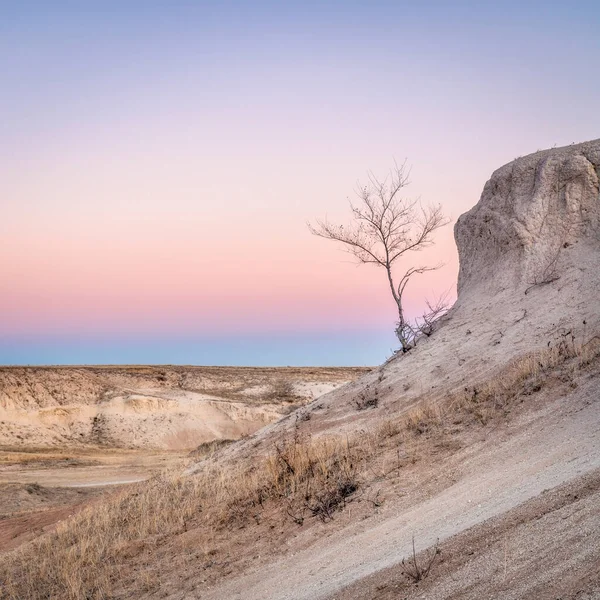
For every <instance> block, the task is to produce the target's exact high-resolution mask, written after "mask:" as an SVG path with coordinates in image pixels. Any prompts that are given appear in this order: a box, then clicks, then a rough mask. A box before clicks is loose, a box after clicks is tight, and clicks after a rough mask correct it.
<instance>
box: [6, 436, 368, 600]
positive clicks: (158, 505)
mask: <svg viewBox="0 0 600 600" xmlns="http://www.w3.org/2000/svg"><path fill="white" fill-rule="evenodd" d="M356 458H358V457H357V456H356V449H354V448H353V447H352V446H350V445H349V444H348V443H347V442H344V441H342V440H339V439H333V438H332V439H324V440H318V441H313V440H310V439H301V438H300V437H299V436H297V435H296V436H294V438H293V439H291V440H289V441H286V442H284V443H282V444H281V445H279V446H277V447H275V448H274V450H273V452H272V453H271V454H269V455H268V456H266V457H264V458H263V459H262V460H260V461H256V463H254V464H244V465H235V464H227V465H220V464H218V463H216V462H212V463H211V462H210V461H207V463H206V465H205V468H204V470H203V471H202V472H201V473H200V474H199V475H197V476H191V477H184V476H182V475H181V474H180V473H174V472H165V473H163V474H161V475H158V476H155V477H154V478H152V479H151V480H150V481H148V482H146V483H145V484H141V485H138V486H136V487H135V488H134V489H133V491H132V490H131V489H129V490H126V491H122V492H120V493H117V494H115V495H113V496H111V497H109V498H106V499H105V500H104V501H102V502H100V503H98V504H96V505H95V506H94V507H92V508H90V509H88V510H84V511H82V512H81V513H80V514H78V515H76V516H75V517H73V518H72V519H70V520H68V521H66V522H64V523H63V524H61V525H60V526H59V527H58V528H57V529H56V530H55V531H54V532H52V533H50V534H48V535H46V536H43V537H41V538H39V539H37V540H36V541H34V542H33V543H32V544H29V545H28V546H25V547H23V548H22V549H20V550H18V551H16V552H14V553H12V554H11V555H9V556H7V557H5V558H4V560H3V561H2V563H1V564H0V582H4V585H3V586H2V585H1V584H0V597H2V598H12V599H17V598H18V599H22V598H30V599H32V600H33V599H37V598H40V599H41V598H61V599H63V598H64V599H65V600H67V599H73V600H75V599H79V598H90V599H92V598H93V599H100V598H109V597H111V594H112V590H114V588H115V585H116V584H117V582H120V581H125V580H126V577H127V576H126V574H125V569H124V568H123V564H124V563H125V562H126V560H127V559H128V558H131V557H132V556H133V555H135V554H137V553H139V552H140V551H141V549H142V548H143V547H144V546H148V545H152V544H155V543H157V540H160V539H164V538H167V537H169V536H176V535H179V534H182V533H184V532H186V531H188V529H189V528H191V527H195V528H196V527H202V528H203V529H204V530H205V531H206V533H207V535H208V536H209V537H210V535H214V533H215V531H218V530H221V529H224V528H225V529H226V528H232V527H234V526H239V525H240V524H243V523H247V522H252V521H253V520H255V519H256V518H257V516H258V515H259V514H260V513H261V512H262V511H264V510H265V509H266V508H267V506H269V505H270V506H271V507H272V506H273V505H277V506H278V507H279V508H280V510H281V511H289V512H292V511H293V512H294V513H297V515H299V516H297V519H298V520H302V521H303V519H304V515H305V514H311V515H314V516H317V517H319V518H321V519H322V520H323V521H326V520H329V519H331V518H332V517H333V513H334V512H335V510H337V509H338V508H339V507H341V506H342V505H343V504H344V503H345V501H346V499H347V497H348V496H349V495H351V494H352V493H353V492H354V490H355V489H356V488H357V485H358V483H357V480H356V477H357V472H356V468H355V466H354V465H355V464H356V460H355V459H356ZM297 522H298V521H297ZM142 583H143V585H142V587H147V585H149V583H148V582H145V583H144V582H142V581H140V580H138V581H137V582H136V586H137V587H138V588H139V586H140V585H141V584H142ZM139 589H141V588H139Z"/></svg>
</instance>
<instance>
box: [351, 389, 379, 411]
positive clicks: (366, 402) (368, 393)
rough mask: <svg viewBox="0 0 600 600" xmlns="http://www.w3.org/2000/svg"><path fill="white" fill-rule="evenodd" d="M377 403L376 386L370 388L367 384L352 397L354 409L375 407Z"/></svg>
mask: <svg viewBox="0 0 600 600" xmlns="http://www.w3.org/2000/svg"><path fill="white" fill-rule="evenodd" d="M378 404H379V391H378V390H377V387H375V388H374V389H371V386H370V385H367V386H366V387H365V389H364V390H362V391H360V392H359V393H358V396H357V397H356V398H355V399H354V406H355V407H356V410H366V409H367V408H377V406H378Z"/></svg>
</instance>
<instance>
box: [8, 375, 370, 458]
mask: <svg viewBox="0 0 600 600" xmlns="http://www.w3.org/2000/svg"><path fill="white" fill-rule="evenodd" d="M366 371H368V369H362V368H331V369H328V368H318V369H311V368H297V369H295V368H235V367H178V366H157V367H154V366H131V367H125V366H115V367H0V447H2V446H4V447H7V446H9V447H13V448H20V449H26V448H31V447H34V448H65V447H82V446H85V447H99V448H140V449H141V448H146V449H155V450H156V449H162V450H186V449H187V450H190V449H192V448H195V447H196V446H198V445H200V444H203V443H207V442H211V441H213V440H236V439H239V438H240V437H243V436H245V435H248V434H250V433H253V432H254V431H256V430H257V429H259V428H261V427H263V426H264V425H265V424H267V423H271V422H273V421H276V420H277V419H279V418H281V416H282V415H284V414H286V413H289V412H290V411H291V410H292V409H293V408H295V407H296V406H299V405H302V404H306V403H307V402H310V401H311V400H314V399H315V398H316V397H318V396H320V395H322V394H324V393H326V392H329V391H331V390H333V389H335V388H336V387H339V386H340V385H343V384H345V383H347V382H348V381H350V380H352V379H355V378H356V377H358V376H359V375H360V374H363V373H365V372H366Z"/></svg>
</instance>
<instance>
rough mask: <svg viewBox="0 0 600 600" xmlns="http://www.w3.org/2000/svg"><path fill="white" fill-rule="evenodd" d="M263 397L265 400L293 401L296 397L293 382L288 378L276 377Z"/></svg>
mask: <svg viewBox="0 0 600 600" xmlns="http://www.w3.org/2000/svg"><path fill="white" fill-rule="evenodd" d="M263 397H264V399H265V400H272V401H275V402H294V401H295V400H297V399H298V396H297V394H296V392H295V390H294V384H293V383H292V382H291V381H289V380H288V379H278V380H276V381H274V382H273V383H272V384H271V386H270V389H269V390H268V391H267V392H266V393H265V394H264V396H263Z"/></svg>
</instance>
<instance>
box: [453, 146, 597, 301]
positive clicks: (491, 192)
mask: <svg viewBox="0 0 600 600" xmlns="http://www.w3.org/2000/svg"><path fill="white" fill-rule="evenodd" d="M599 178H600V140H595V141H591V142H586V143H583V144H578V145H573V146H568V147H565V148H556V149H551V150H545V151H542V152H536V153H535V154H531V155H529V156H526V157H523V158H519V159H516V160H514V161H513V162H511V163H509V164H507V165H505V166H503V167H501V168H500V169H498V170H497V171H496V172H495V173H494V174H493V175H492V177H491V178H490V180H489V181H488V182H487V183H486V185H485V187H484V190H483V193H482V195H481V199H480V200H479V202H478V203H477V205H476V206H474V207H473V208H472V209H471V210H470V211H469V212H467V213H465V214H464V215H462V216H461V217H460V218H459V219H458V222H457V223H456V226H455V237H456V242H457V246H458V252H459V256H460V272H459V277H458V292H459V295H463V294H469V293H470V291H471V290H481V291H482V288H484V289H485V290H487V292H488V293H490V294H495V293H498V292H501V291H503V290H507V289H511V290H513V291H515V292H517V291H521V288H523V287H525V288H527V287H529V286H532V285H546V284H548V283H550V282H551V281H553V280H558V278H560V277H561V276H562V275H564V274H566V273H567V272H569V271H570V270H579V269H587V268H588V266H589V265H588V263H589V257H590V254H593V255H594V256H598V250H599V249H600V183H599Z"/></svg>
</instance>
